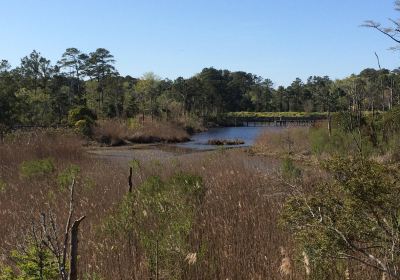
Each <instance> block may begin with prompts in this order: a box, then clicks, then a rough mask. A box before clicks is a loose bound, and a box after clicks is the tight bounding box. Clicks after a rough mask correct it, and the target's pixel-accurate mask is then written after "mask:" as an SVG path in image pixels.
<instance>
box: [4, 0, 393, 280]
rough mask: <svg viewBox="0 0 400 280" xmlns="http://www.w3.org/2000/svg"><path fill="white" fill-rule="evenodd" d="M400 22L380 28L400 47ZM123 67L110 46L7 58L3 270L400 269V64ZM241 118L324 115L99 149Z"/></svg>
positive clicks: (353, 272)
mask: <svg viewBox="0 0 400 280" xmlns="http://www.w3.org/2000/svg"><path fill="white" fill-rule="evenodd" d="M396 7H397V8H398V9H399V8H400V2H399V1H396ZM392 23H393V24H394V25H395V26H394V28H383V27H381V25H380V24H378V23H375V22H373V21H368V22H366V23H365V26H367V27H371V28H374V29H376V30H378V31H380V32H381V33H383V34H385V35H386V36H388V37H390V38H391V39H393V40H394V41H395V42H397V43H400V41H399V40H398V36H399V28H398V27H399V26H400V23H399V22H398V21H392ZM378 62H379V58H378ZM114 64H115V60H114V57H113V55H112V54H111V53H110V52H109V51H108V50H106V49H103V48H99V49H97V50H95V51H94V52H90V53H89V54H85V53H82V52H81V51H79V50H78V49H76V48H68V49H67V50H66V51H65V53H64V54H63V55H62V57H61V59H60V61H58V62H57V64H56V65H52V64H51V62H50V61H49V60H48V59H46V58H45V57H43V56H42V55H41V54H40V53H39V52H37V51H33V52H32V53H31V54H29V55H28V56H26V57H24V58H22V59H21V63H20V65H19V66H17V67H15V68H11V66H10V65H9V63H8V62H7V61H6V60H3V61H1V63H0V140H1V142H0V205H1V209H0V210H1V211H0V221H1V227H0V256H1V257H0V279H7V280H17V279H38V280H44V279H61V280H77V279H156V280H159V279H400V270H399V265H400V238H399V237H400V195H399V193H400V189H399V188H400V171H399V168H398V167H399V163H400V141H399V139H400V137H399V136H400V125H399V124H400V75H399V73H400V72H399V71H398V70H393V71H389V70H386V69H379V70H374V69H365V70H363V71H362V72H361V73H360V74H358V75H351V76H350V77H348V78H345V79H342V80H335V81H332V80H331V79H330V78H329V77H318V76H312V77H310V78H309V79H308V80H307V81H306V82H303V81H301V80H300V79H296V80H295V81H294V82H293V83H292V84H291V85H290V86H288V87H286V88H285V87H282V86H281V87H278V88H276V89H275V88H274V86H273V83H272V81H270V80H269V79H264V78H261V77H259V76H257V75H254V74H251V73H246V72H231V71H228V70H217V69H214V68H205V69H203V70H202V71H201V72H200V73H199V74H196V75H194V76H193V77H190V78H188V79H184V78H182V77H180V78H177V79H176V80H174V81H171V80H168V79H161V78H160V77H158V76H156V75H155V74H153V73H146V74H144V75H143V76H142V77H141V78H139V79H137V78H132V77H130V76H126V77H122V76H121V75H120V74H119V73H118V71H117V69H115V66H114ZM379 68H380V65H379ZM240 117H243V118H263V117H264V118H280V117H287V118H290V117H293V118H294V117H310V118H314V119H320V121H315V122H313V123H312V125H311V126H307V127H305V126H303V127H285V128H282V129H279V130H278V129H277V130H274V131H268V132H266V133H264V134H262V135H261V136H260V137H259V138H258V139H257V141H256V143H255V145H254V147H252V148H250V149H246V150H241V149H220V150H216V151H213V152H202V153H200V152H199V153H184V152H182V151H180V153H171V154H172V156H171V155H170V154H168V152H165V151H161V150H156V153H158V154H156V157H155V158H156V159H153V158H152V156H151V155H150V156H149V153H150V149H148V150H144V151H143V150H139V149H135V150H133V149H131V148H130V149H125V150H123V153H124V157H123V158H119V157H115V156H114V157H109V158H108V160H104V159H103V158H102V156H103V157H104V155H102V154H101V153H99V154H96V156H93V154H89V153H87V152H86V149H85V148H84V145H86V144H87V142H88V139H93V140H96V141H98V142H99V143H102V144H104V145H108V146H117V145H122V144H125V143H150V142H151V143H153V142H162V143H175V142H181V141H186V140H188V139H189V133H193V132H195V131H198V130H200V129H202V128H203V123H204V124H206V125H211V124H212V123H220V124H221V123H223V122H224V121H226V120H227V119H229V118H240ZM19 126H34V127H35V129H33V130H32V131H22V130H17V131H15V130H14V131H12V132H9V131H10V129H11V130H13V129H15V128H18V127H19ZM38 126H42V127H46V129H39V128H38ZM51 126H58V127H59V126H66V127H69V128H67V129H60V128H49V127H51ZM71 128H72V129H71ZM326 128H327V129H326ZM76 132H78V133H76ZM243 143H244V142H243V141H241V140H239V139H236V140H227V139H211V140H210V141H209V142H208V144H210V145H240V144H243ZM99 150H100V151H104V150H103V149H100V148H99ZM109 150H112V151H116V149H109ZM132 150H133V151H132ZM153 151H154V150H153ZM141 152H142V154H140V153H141ZM143 153H144V154H143ZM265 155H267V157H265ZM271 156H272V157H271ZM140 157H141V158H140ZM68 193H69V196H68ZM78 244H79V246H78Z"/></svg>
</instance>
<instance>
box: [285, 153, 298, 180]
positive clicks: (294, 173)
mask: <svg viewBox="0 0 400 280" xmlns="http://www.w3.org/2000/svg"><path fill="white" fill-rule="evenodd" d="M281 171H282V174H283V176H284V177H286V178H288V179H290V178H298V177H300V175H301V170H300V169H299V168H298V167H296V165H295V164H294V162H293V160H292V159H291V158H290V157H288V156H287V157H285V158H284V159H283V161H282V164H281Z"/></svg>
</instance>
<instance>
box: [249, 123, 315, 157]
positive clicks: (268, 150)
mask: <svg viewBox="0 0 400 280" xmlns="http://www.w3.org/2000/svg"><path fill="white" fill-rule="evenodd" d="M308 133H309V128H308V127H289V128H286V129H284V130H281V131H277V132H271V131H266V132H264V133H263V134H261V135H260V136H259V137H258V138H257V139H256V142H255V145H254V147H253V150H254V151H255V152H256V153H260V154H266V155H274V156H282V155H285V156H286V155H291V156H293V157H295V158H296V157H297V158H299V159H304V158H305V157H309V156H310V155H311V145H310V140H309V134H308Z"/></svg>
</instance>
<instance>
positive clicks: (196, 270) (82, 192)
mask: <svg viewBox="0 0 400 280" xmlns="http://www.w3.org/2000/svg"><path fill="white" fill-rule="evenodd" d="M81 144H82V141H81V140H80V139H79V138H77V137H76V136H74V135H73V134H70V133H61V134H60V133H48V132H38V133H32V134H29V135H23V134H18V135H17V136H15V137H13V139H12V140H8V141H7V143H6V144H4V145H0V179H1V180H2V181H4V182H6V185H7V187H6V190H5V192H0V221H1V226H0V256H2V258H3V259H5V260H6V262H7V263H12V262H10V259H9V255H10V250H12V249H14V248H15V247H16V246H17V245H18V244H19V243H21V242H22V241H23V237H24V235H23V233H25V232H26V231H27V229H29V225H30V223H31V221H32V219H35V218H37V217H38V216H39V213H40V212H42V211H46V210H48V209H52V211H53V212H54V213H55V215H56V219H57V221H58V222H59V224H60V225H63V224H64V221H65V219H66V216H67V209H68V203H67V199H66V196H67V194H66V192H65V190H63V189H62V188H60V186H59V185H58V184H57V182H56V181H55V178H57V175H58V174H59V173H60V172H61V171H62V170H64V169H65V168H66V167H67V166H69V165H70V164H77V165H79V166H80V168H81V173H80V175H79V178H78V180H77V190H76V191H77V193H76V195H77V196H76V197H77V199H76V201H77V209H76V213H75V215H76V216H77V217H78V216H80V215H83V214H85V215H86V216H87V218H86V219H85V221H84V222H83V223H82V228H81V234H80V243H79V244H80V245H79V246H80V258H79V270H80V279H82V278H83V276H84V275H86V276H87V275H93V274H96V275H98V276H100V277H102V278H101V279H127V280H128V279H149V271H148V263H147V258H146V256H145V254H144V252H143V250H142V248H141V247H140V245H139V243H138V242H136V240H135V237H134V236H131V235H128V236H127V235H123V234H115V235H112V236H110V235H107V234H105V228H104V227H103V225H104V221H105V220H106V219H107V218H108V217H109V215H110V214H111V213H113V212H114V211H115V209H116V207H117V205H118V204H119V203H120V202H121V200H122V198H123V196H124V194H126V192H127V189H128V186H127V175H128V167H127V168H126V169H124V168H121V165H120V164H113V163H112V162H108V161H103V160H96V159H93V158H91V157H90V156H89V155H88V154H86V153H85V152H84V150H83V149H82V147H81ZM48 157H50V158H53V159H54V162H55V166H56V171H54V172H53V173H52V174H49V175H48V176H46V177H41V178H36V179H31V180H26V179H24V178H21V177H20V176H19V172H18V169H19V165H20V164H21V162H23V161H24V160H27V159H41V158H48ZM278 166H279V161H276V160H271V159H266V158H262V157H249V156H247V155H246V154H245V153H243V152H242V151H239V150H232V151H217V152H214V153H196V154H193V155H192V156H186V157H182V158H179V159H176V160H175V159H172V160H171V161H170V162H168V163H166V164H159V163H158V164H157V163H154V162H144V163H142V164H141V168H140V170H139V171H137V172H136V173H135V174H134V176H133V182H134V185H137V184H140V183H141V182H142V181H143V180H144V179H145V178H147V177H148V176H151V175H159V176H161V177H168V176H170V175H171V174H174V173H175V172H177V171H185V172H190V173H194V174H198V175H200V176H201V177H202V178H203V180H204V184H205V187H206V189H207V192H206V196H205V199H204V202H203V205H202V206H201V207H200V208H199V209H198V210H197V214H196V217H195V221H194V225H193V230H192V233H191V234H190V236H189V237H188V241H189V243H190V250H189V251H188V252H182V262H181V263H177V264H176V265H177V266H181V268H182V269H183V271H184V275H183V279H282V273H285V274H284V275H285V277H291V278H288V279H308V278H307V276H306V273H305V268H304V264H303V263H302V262H300V264H298V265H296V262H295V258H294V255H293V253H292V252H293V241H292V240H291V238H290V234H289V233H288V232H286V231H285V230H283V229H282V228H281V227H279V226H278V219H279V213H280V209H281V207H282V204H283V201H284V200H285V197H286V196H287V194H288V189H287V187H285V186H284V185H282V184H281V183H280V181H279V180H277V177H276V176H275V171H274V170H275V169H276V168H277V167H278ZM307 180H308V181H307ZM312 181H315V177H312V176H310V177H308V178H307V179H306V181H305V184H306V185H312V184H311V182H312ZM281 247H284V248H285V250H284V251H282V249H281ZM185 259H186V260H185ZM161 261H162V260H161ZM287 273H290V275H287ZM364 276H365V275H364ZM327 277H328V278H327V279H343V275H339V276H337V275H335V274H332V277H331V276H327ZM160 279H162V277H161V278H160ZM284 279H285V278H284ZM352 279H356V278H352ZM359 279H363V278H359ZM364 279H365V278H364Z"/></svg>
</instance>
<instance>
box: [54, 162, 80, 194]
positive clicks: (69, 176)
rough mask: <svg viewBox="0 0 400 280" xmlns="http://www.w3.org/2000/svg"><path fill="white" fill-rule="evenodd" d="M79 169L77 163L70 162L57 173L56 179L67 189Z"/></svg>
mask: <svg viewBox="0 0 400 280" xmlns="http://www.w3.org/2000/svg"><path fill="white" fill-rule="evenodd" d="M80 171H81V168H80V167H79V166H78V165H75V164H71V165H70V166H68V167H67V168H66V169H65V170H63V171H61V172H60V174H58V177H57V181H58V184H59V185H60V187H61V188H62V189H67V188H68V187H69V186H70V185H71V184H72V180H73V179H75V178H76V177H77V176H78V175H79V173H80Z"/></svg>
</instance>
